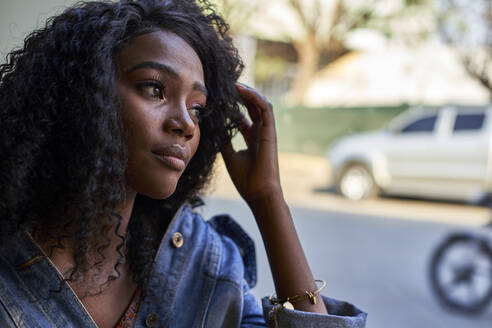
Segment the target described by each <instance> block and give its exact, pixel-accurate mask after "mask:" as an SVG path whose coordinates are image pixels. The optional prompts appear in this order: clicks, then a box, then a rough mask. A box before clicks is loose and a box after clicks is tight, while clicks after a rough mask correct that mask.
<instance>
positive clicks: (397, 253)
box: [202, 198, 492, 328]
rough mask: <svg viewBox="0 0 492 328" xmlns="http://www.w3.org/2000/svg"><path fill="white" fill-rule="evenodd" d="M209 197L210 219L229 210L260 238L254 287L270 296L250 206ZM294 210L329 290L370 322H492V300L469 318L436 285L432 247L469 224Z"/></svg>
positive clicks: (410, 326) (470, 326) (472, 325)
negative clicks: (431, 277)
mask: <svg viewBox="0 0 492 328" xmlns="http://www.w3.org/2000/svg"><path fill="white" fill-rule="evenodd" d="M206 203H207V206H205V207H204V208H203V210H202V211H203V214H204V216H205V217H210V216H211V215H213V214H219V213H229V214H231V215H233V216H234V217H235V218H236V220H238V221H239V223H240V224H241V225H242V226H243V227H244V229H245V230H246V231H247V232H248V233H249V234H250V235H251V236H252V237H253V239H254V240H255V242H256V246H257V257H258V275H259V282H258V285H257V287H256V288H255V289H254V290H253V293H254V294H255V295H256V296H257V297H261V296H265V295H269V294H270V293H271V291H272V290H273V283H272V280H271V278H270V272H269V268H268V265H267V260H266V254H265V252H264V249H263V245H262V242H261V239H260V236H259V233H258V230H257V228H256V225H255V223H254V221H253V218H252V216H251V214H250V212H249V210H248V208H247V207H246V206H245V205H244V204H243V203H242V202H239V201H237V200H224V199H218V198H210V199H207V200H206ZM292 213H293V217H294V221H295V223H296V227H297V230H298V233H299V236H300V238H301V240H302V243H303V245H304V249H305V251H306V253H307V256H308V259H309V262H310V263H311V267H312V270H313V273H314V275H315V277H317V278H322V279H325V280H327V282H328V287H327V288H326V291H325V294H327V295H329V296H331V297H335V298H338V299H343V300H347V301H350V302H353V303H355V304H356V305H357V306H359V307H360V308H362V309H364V310H365V311H367V312H368V313H369V317H368V324H367V328H416V327H418V328H422V327H423V328H426V327H429V328H441V327H442V328H454V327H456V328H458V327H459V328H464V327H466V328H479V327H480V328H486V327H487V328H490V327H492V304H491V306H490V310H488V311H486V313H484V314H483V315H481V316H479V317H466V316H462V315H458V314H454V313H450V312H448V311H445V310H443V309H442V308H441V307H440V306H439V305H438V304H437V303H436V301H435V299H434V297H433V295H432V294H431V293H430V290H429V286H428V281H427V279H426V272H427V262H428V259H429V254H430V252H431V250H432V249H433V247H434V246H435V245H436V243H437V242H438V241H439V240H440V239H441V238H442V237H443V236H445V234H446V233H447V232H449V231H451V230H453V229H464V227H463V226H455V225H451V224H445V223H428V222H421V221H412V220H399V219H398V218H393V219H388V218H381V217H369V216H362V215H358V214H349V213H346V212H344V213H341V212H333V211H320V210H311V209H303V208H293V209H292Z"/></svg>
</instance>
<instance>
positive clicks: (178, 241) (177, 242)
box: [173, 232, 183, 248]
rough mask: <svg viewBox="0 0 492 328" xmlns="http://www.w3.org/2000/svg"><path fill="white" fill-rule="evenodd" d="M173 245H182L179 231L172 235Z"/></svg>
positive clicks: (181, 236) (178, 246)
mask: <svg viewBox="0 0 492 328" xmlns="http://www.w3.org/2000/svg"><path fill="white" fill-rule="evenodd" d="M173 245H174V246H175V247H176V248H180V247H181V246H183V235H182V234H181V233H179V232H176V233H175V234H174V235H173Z"/></svg>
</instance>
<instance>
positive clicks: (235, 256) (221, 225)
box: [207, 214, 257, 288]
mask: <svg viewBox="0 0 492 328" xmlns="http://www.w3.org/2000/svg"><path fill="white" fill-rule="evenodd" d="M207 224H208V225H209V226H210V227H211V228H212V231H213V232H214V233H216V234H217V235H218V236H219V238H220V241H221V248H222V260H221V262H222V265H221V267H222V269H223V270H222V271H224V270H228V271H231V270H233V271H237V270H238V269H243V270H241V271H243V272H242V273H239V274H240V275H241V274H242V277H241V278H244V279H245V280H246V282H247V283H248V285H249V287H250V288H253V287H254V286H255V285H256V279H257V274H256V251H255V244H254V242H253V240H252V239H251V237H250V236H249V235H248V234H247V233H246V231H244V229H243V228H242V227H241V226H240V225H239V223H237V222H236V221H235V220H234V219H233V218H232V217H231V216H229V215H226V214H223V215H217V216H214V217H212V218H211V219H210V220H208V221H207ZM238 266H239V267H238ZM226 273H228V274H230V273H231V272H226Z"/></svg>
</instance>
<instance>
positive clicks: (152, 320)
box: [145, 313, 159, 328]
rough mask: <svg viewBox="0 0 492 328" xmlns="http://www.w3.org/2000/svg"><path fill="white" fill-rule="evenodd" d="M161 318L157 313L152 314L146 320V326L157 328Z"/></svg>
mask: <svg viewBox="0 0 492 328" xmlns="http://www.w3.org/2000/svg"><path fill="white" fill-rule="evenodd" d="M158 320H159V317H158V316H157V314H155V313H151V314H149V315H148V316H147V318H145V325H146V326H147V327H149V328H151V327H156V325H157V321H158Z"/></svg>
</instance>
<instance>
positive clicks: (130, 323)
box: [115, 287, 142, 328]
mask: <svg viewBox="0 0 492 328" xmlns="http://www.w3.org/2000/svg"><path fill="white" fill-rule="evenodd" d="M141 296H142V290H141V289H140V287H137V289H136V290H135V294H133V297H132V300H131V301H130V304H129V305H128V307H127V309H126V311H125V313H123V315H122V316H121V319H120V322H119V323H118V324H117V325H116V326H115V328H133V327H134V326H135V318H136V317H137V312H138V308H139V307H140V298H141Z"/></svg>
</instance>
